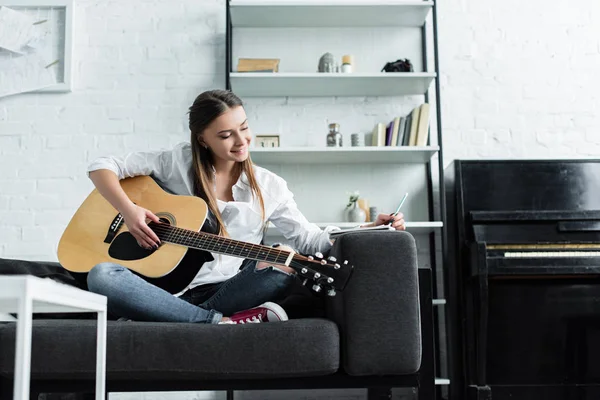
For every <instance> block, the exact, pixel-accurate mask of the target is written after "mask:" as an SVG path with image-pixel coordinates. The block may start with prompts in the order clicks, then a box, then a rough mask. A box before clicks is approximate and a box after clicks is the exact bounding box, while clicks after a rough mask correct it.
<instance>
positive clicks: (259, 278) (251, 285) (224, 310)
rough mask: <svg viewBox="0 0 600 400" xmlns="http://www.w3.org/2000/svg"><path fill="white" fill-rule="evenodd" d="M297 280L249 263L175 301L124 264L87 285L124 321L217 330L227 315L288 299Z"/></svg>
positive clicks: (97, 272)
mask: <svg viewBox="0 0 600 400" xmlns="http://www.w3.org/2000/svg"><path fill="white" fill-rule="evenodd" d="M295 279H296V277H295V275H291V274H288V273H287V272H284V271H282V270H280V269H278V268H275V267H267V268H263V269H256V261H254V260H244V262H243V263H242V266H241V267H240V271H239V272H238V273H237V274H236V275H235V276H233V277H231V278H229V279H228V280H226V281H224V282H220V283H216V284H211V285H200V286H197V287H195V288H193V289H190V290H188V291H186V292H184V293H183V294H182V295H181V296H180V297H176V296H173V295H172V294H171V293H169V292H167V291H165V290H163V289H161V288H159V287H157V286H155V285H152V284H151V283H149V282H147V281H145V280H144V279H142V278H141V277H139V276H138V275H136V274H134V273H133V272H131V271H130V270H129V269H127V268H125V267H123V266H121V265H119V264H115V263H101V264H98V265H96V266H94V268H92V270H91V271H90V272H89V273H88V276H87V284H88V289H89V290H90V291H91V292H94V293H99V294H102V295H104V296H106V297H107V299H108V311H109V312H110V313H111V314H114V315H116V316H119V317H127V318H130V319H133V320H135V321H157V322H159V321H162V322H199V323H213V324H216V323H218V322H220V321H221V318H222V317H223V315H225V316H230V315H231V314H233V313H235V312H238V311H242V310H246V309H249V308H252V307H256V306H258V305H260V304H262V303H264V302H265V301H273V300H276V299H277V298H279V297H283V296H284V295H285V294H286V293H287V290H288V289H289V288H290V287H291V286H292V284H293V282H294V280H295Z"/></svg>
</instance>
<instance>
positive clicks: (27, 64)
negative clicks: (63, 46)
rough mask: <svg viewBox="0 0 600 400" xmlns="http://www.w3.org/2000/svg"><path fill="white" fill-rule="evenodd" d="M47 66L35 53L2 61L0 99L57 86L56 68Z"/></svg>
mask: <svg viewBox="0 0 600 400" xmlns="http://www.w3.org/2000/svg"><path fill="white" fill-rule="evenodd" d="M47 65H48V62H47V61H46V60H44V59H43V58H42V57H41V56H40V55H38V54H35V53H33V54H27V55H24V56H20V57H14V58H11V59H8V60H4V61H0V97H4V96H9V95H11V94H17V93H24V92H31V91H33V90H38V89H42V88H45V87H48V86H52V85H55V84H56V83H57V81H56V74H55V73H54V68H56V66H52V67H49V68H46V66H47Z"/></svg>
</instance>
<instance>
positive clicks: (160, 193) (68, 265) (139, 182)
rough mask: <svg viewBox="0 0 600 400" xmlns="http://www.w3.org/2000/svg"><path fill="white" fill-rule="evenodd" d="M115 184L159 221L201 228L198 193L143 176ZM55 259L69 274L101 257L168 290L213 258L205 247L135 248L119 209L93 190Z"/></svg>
mask: <svg viewBox="0 0 600 400" xmlns="http://www.w3.org/2000/svg"><path fill="white" fill-rule="evenodd" d="M120 183H121V186H122V188H123V190H124V191H125V193H126V194H127V196H128V197H129V198H130V199H131V200H132V201H133V202H134V203H135V204H137V205H138V206H140V207H143V208H146V209H148V210H150V211H152V212H153V213H154V214H155V215H156V216H158V217H159V218H160V219H161V221H162V222H166V223H168V224H169V225H171V226H176V227H179V228H184V229H188V230H191V231H196V232H197V231H200V229H201V228H202V225H203V224H204V221H205V219H206V216H207V212H208V207H207V206H206V203H205V202H204V200H202V199H201V198H199V197H195V196H176V195H172V194H169V193H167V192H165V191H164V190H163V189H162V188H161V187H160V186H158V184H157V183H156V182H154V180H153V179H152V178H150V177H148V176H137V177H134V178H127V179H123V180H121V181H120ZM163 243H164V242H163ZM58 259H59V262H60V264H61V265H62V266H63V267H64V268H65V269H67V270H69V271H71V272H74V273H87V272H89V271H90V270H91V269H92V268H93V267H94V266H95V265H96V264H99V263H102V262H112V263H117V264H120V265H122V266H124V267H126V268H128V269H130V270H131V271H133V272H134V273H136V274H137V275H139V276H141V277H142V278H144V279H145V280H147V281H149V282H151V283H152V284H154V285H156V286H158V287H161V288H163V289H165V290H167V291H168V292H170V293H178V292H180V291H182V290H183V289H185V288H186V287H187V285H189V283H190V282H191V281H192V280H193V279H194V277H195V276H196V274H197V273H198V271H199V270H200V268H201V267H202V265H203V264H204V262H206V261H210V260H212V259H213V257H212V255H211V254H210V253H209V252H207V251H203V250H197V249H193V248H188V247H186V246H179V245H176V244H171V243H167V244H163V245H161V246H160V248H159V249H158V250H146V249H144V248H142V247H140V246H139V245H138V244H137V241H136V240H135V238H134V237H133V236H132V235H131V233H129V231H128V229H127V225H125V224H124V223H123V221H122V218H121V217H120V215H119V212H118V211H117V210H115V208H114V207H113V206H112V205H111V204H110V203H109V202H108V201H107V200H106V199H105V198H104V197H103V196H102V195H101V194H100V193H99V192H98V190H96V189H94V190H93V191H92V193H90V195H89V196H88V197H87V198H86V199H85V201H84V202H83V203H82V205H81V206H80V207H79V209H78V210H77V211H76V213H75V215H74V216H73V218H72V219H71V221H70V222H69V224H68V226H67V228H66V229H65V232H64V233H63V235H62V237H61V239H60V242H59V245H58Z"/></svg>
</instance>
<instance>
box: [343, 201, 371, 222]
mask: <svg viewBox="0 0 600 400" xmlns="http://www.w3.org/2000/svg"><path fill="white" fill-rule="evenodd" d="M366 220H367V214H366V213H365V212H364V210H363V209H362V208H360V207H359V206H358V203H357V202H356V201H355V202H354V203H352V205H351V206H350V207H348V208H347V209H346V221H347V222H365V221H366Z"/></svg>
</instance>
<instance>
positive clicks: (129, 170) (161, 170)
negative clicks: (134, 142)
mask: <svg viewBox="0 0 600 400" xmlns="http://www.w3.org/2000/svg"><path fill="white" fill-rule="evenodd" d="M178 147H179V146H178ZM178 147H176V148H175V149H173V150H166V151H150V152H133V153H128V154H126V155H125V156H122V157H114V156H107V157H100V158H97V159H96V160H94V161H93V162H92V163H91V164H90V165H89V166H88V168H87V174H88V176H89V174H90V172H92V171H95V170H99V169H108V170H111V171H113V172H114V173H115V174H116V175H117V177H118V178H119V180H121V179H125V178H131V177H134V176H140V175H147V176H150V175H151V176H152V177H154V178H155V179H157V180H159V181H161V182H166V181H168V180H169V179H170V178H171V176H172V174H173V171H174V169H175V168H174V167H175V165H174V164H175V162H176V156H175V153H176V152H177V151H179V149H178Z"/></svg>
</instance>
